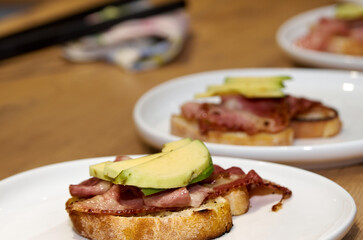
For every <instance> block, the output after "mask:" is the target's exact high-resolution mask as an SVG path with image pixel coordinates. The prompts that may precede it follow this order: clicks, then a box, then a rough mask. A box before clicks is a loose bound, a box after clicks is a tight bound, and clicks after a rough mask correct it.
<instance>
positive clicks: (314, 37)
mask: <svg viewBox="0 0 363 240" xmlns="http://www.w3.org/2000/svg"><path fill="white" fill-rule="evenodd" d="M296 45H297V46H299V47H302V48H306V49H311V50H317V51H323V52H331V53H339V54H348V55H356V56H363V6H362V5H358V4H355V3H343V4H338V5H337V6H336V9H335V16H334V17H322V18H320V19H319V21H318V22H316V23H315V24H314V25H312V26H311V28H310V30H309V32H308V34H307V35H305V36H303V37H302V38H300V39H298V40H297V42H296Z"/></svg>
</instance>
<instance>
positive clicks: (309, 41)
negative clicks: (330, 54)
mask: <svg viewBox="0 0 363 240" xmlns="http://www.w3.org/2000/svg"><path fill="white" fill-rule="evenodd" d="M335 35H339V36H348V35H349V28H348V25H347V23H346V22H345V21H343V20H339V19H334V18H321V19H320V20H319V22H318V23H317V24H316V25H315V26H313V27H312V28H311V30H310V32H309V33H308V34H307V35H306V36H304V37H302V38H301V39H299V40H298V41H297V42H296V45H297V46H300V47H303V48H308V49H312V50H318V51H325V50H326V49H327V47H328V43H329V40H330V39H331V37H332V36H335Z"/></svg>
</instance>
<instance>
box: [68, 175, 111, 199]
mask: <svg viewBox="0 0 363 240" xmlns="http://www.w3.org/2000/svg"><path fill="white" fill-rule="evenodd" d="M111 186H112V183H110V182H108V181H104V180H101V179H98V178H90V179H88V180H85V181H83V182H81V183H80V184H77V185H70V186H69V192H70V194H71V195H72V196H77V197H91V196H95V195H100V194H103V193H105V192H107V191H108V190H109V189H110V188H111Z"/></svg>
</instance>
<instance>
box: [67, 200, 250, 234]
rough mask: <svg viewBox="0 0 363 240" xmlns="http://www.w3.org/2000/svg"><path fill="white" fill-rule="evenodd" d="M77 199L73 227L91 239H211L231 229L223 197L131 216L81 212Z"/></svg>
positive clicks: (72, 210)
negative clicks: (179, 209) (199, 203)
mask: <svg viewBox="0 0 363 240" xmlns="http://www.w3.org/2000/svg"><path fill="white" fill-rule="evenodd" d="M75 200H76V199H75V198H71V199H69V200H68V202H67V204H66V206H67V211H68V213H69V216H70V219H71V221H72V223H73V227H74V229H75V230H76V231H77V232H78V233H79V234H80V235H82V236H84V237H86V238H89V239H98V240H119V239H140V240H141V239H145V240H148V239H175V240H178V239H180V240H182V239H183V240H184V239H212V238H216V237H218V236H221V235H222V234H224V233H226V232H229V231H230V229H231V228H232V214H231V211H230V204H229V201H228V200H227V199H225V198H223V197H218V198H216V199H212V200H209V201H207V202H206V203H204V204H203V205H201V206H200V207H198V208H188V209H185V210H181V211H176V212H171V211H163V212H160V213H157V214H152V215H146V216H132V217H123V216H113V215H107V214H92V213H85V212H79V211H76V210H74V209H72V202H74V201H75ZM247 201H248V199H247ZM235 207H236V208H240V207H242V208H245V207H246V206H235Z"/></svg>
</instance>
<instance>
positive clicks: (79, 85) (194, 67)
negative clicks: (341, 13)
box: [0, 0, 363, 239]
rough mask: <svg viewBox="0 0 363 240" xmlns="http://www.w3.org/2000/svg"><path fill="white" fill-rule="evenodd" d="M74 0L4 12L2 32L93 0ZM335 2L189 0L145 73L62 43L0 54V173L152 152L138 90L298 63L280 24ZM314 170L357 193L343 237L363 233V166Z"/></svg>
mask: <svg viewBox="0 0 363 240" xmlns="http://www.w3.org/2000/svg"><path fill="white" fill-rule="evenodd" d="M69 2H72V3H74V2H75V1H70V0H67V1H52V2H50V3H49V2H48V3H47V4H44V3H43V4H42V5H40V6H38V7H35V8H34V9H32V10H31V11H30V12H28V13H23V14H21V15H19V16H17V17H13V18H9V19H7V20H3V21H1V22H0V29H2V30H0V34H2V33H4V32H6V31H8V32H9V31H10V32H11V31H12V30H14V29H17V28H22V27H24V26H27V25H29V24H37V23H39V22H41V21H44V20H45V19H50V18H54V17H57V16H59V15H61V14H64V13H70V12H72V11H73V10H74V9H75V8H81V7H89V6H90V5H91V4H94V3H95V2H97V1H85V0H82V1H76V2H78V4H69ZM155 2H160V1H155ZM332 3H333V2H332V1H328V0H306V1H294V2H293V3H292V2H291V1H288V0H275V1H270V0H262V1H259V2H258V3H257V2H254V1H235V0H224V1H220V0H198V1H190V2H189V3H188V13H189V16H190V21H191V29H190V35H189V38H188V41H187V43H186V46H185V48H184V50H183V51H182V53H181V54H180V56H179V57H177V58H176V59H175V60H174V61H173V62H171V63H170V64H167V65H165V66H163V67H161V68H159V69H157V70H152V71H148V72H142V73H130V72H126V71H124V70H123V69H120V68H118V67H116V66H113V65H111V64H108V63H104V62H92V63H84V64H74V63H70V62H67V61H65V60H64V59H63V58H62V57H61V54H62V52H61V48H60V47H59V46H53V47H49V48H46V49H42V50H39V51H35V52H32V53H29V54H26V55H22V56H19V57H15V58H12V59H8V60H6V61H2V62H0V179H3V178H6V177H9V176H11V175H13V174H16V173H19V172H22V171H25V170H29V169H32V168H35V167H40V166H43V165H47V164H51V163H57V162H64V161H70V160H75V159H82V158H90V157H99V156H110V155H118V154H144V153H152V152H155V151H156V150H155V149H152V148H151V147H149V146H148V145H146V144H145V143H143V141H142V140H141V138H140V137H139V136H138V134H137V131H136V128H135V126H134V123H133V119H132V110H133V107H134V104H135V103H136V101H137V100H138V99H139V97H141V96H142V94H144V93H145V92H146V91H147V90H149V89H150V88H152V87H154V86H156V85H158V84H160V83H162V82H165V81H167V80H169V79H171V78H174V77H178V76H182V75H186V74H191V73H196V72H201V71H208V70H217V69H226V68H270V67H286V68H292V67H302V66H299V65H296V64H294V63H293V62H292V61H291V60H290V59H288V58H287V57H286V56H285V55H284V54H283V53H282V51H281V50H280V49H279V48H278V46H277V44H276V41H275V33H276V30H277V29H278V27H279V26H280V25H281V24H282V23H283V22H284V21H285V20H287V19H288V18H290V17H292V16H294V15H296V14H298V13H300V12H303V11H306V10H309V9H312V8H316V7H320V6H324V5H329V4H332ZM52 11H53V12H52ZM49 12H51V13H52V14H49ZM31 19H33V21H32V20H31ZM34 19H35V20H34ZM9 26H11V27H9ZM314 172H316V173H318V174H320V175H322V176H325V177H327V178H329V179H331V180H333V181H335V182H336V183H338V184H339V185H341V186H342V187H343V188H345V189H346V190H347V191H348V192H349V193H350V194H351V195H352V196H353V198H354V199H355V201H356V204H357V208H358V213H357V216H356V219H355V222H354V225H353V227H352V229H351V230H350V231H349V233H348V234H347V235H346V237H345V238H344V239H363V211H362V209H361V208H362V203H363V188H362V182H363V165H362V164H360V165H354V166H346V167H339V168H332V169H323V170H314ZM0 196H1V197H4V195H3V193H1V194H0ZM317 201H318V200H317Z"/></svg>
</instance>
